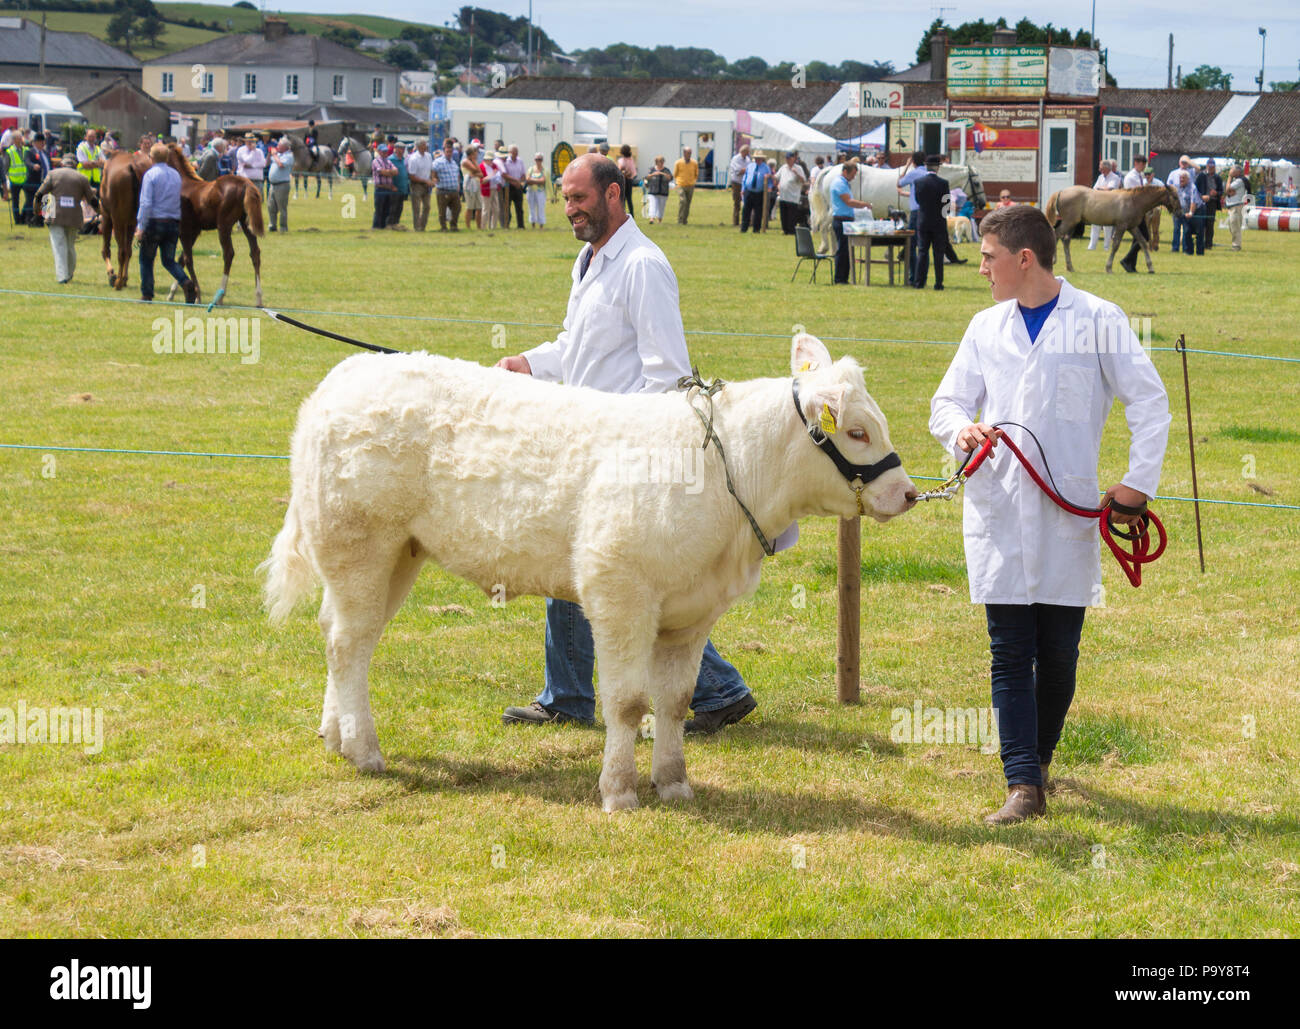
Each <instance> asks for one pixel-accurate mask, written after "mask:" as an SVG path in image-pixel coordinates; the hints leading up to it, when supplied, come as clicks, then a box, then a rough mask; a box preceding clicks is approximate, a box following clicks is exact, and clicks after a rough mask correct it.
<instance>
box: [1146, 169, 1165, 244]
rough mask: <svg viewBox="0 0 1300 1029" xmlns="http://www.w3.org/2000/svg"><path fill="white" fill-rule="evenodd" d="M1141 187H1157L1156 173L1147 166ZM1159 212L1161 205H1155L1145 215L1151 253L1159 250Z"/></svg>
mask: <svg viewBox="0 0 1300 1029" xmlns="http://www.w3.org/2000/svg"><path fill="white" fill-rule="evenodd" d="M1142 185H1144V186H1155V185H1158V183H1157V182H1156V173H1155V172H1154V171H1152V170H1151V168H1150V167H1149V166H1148V167H1147V170H1146V171H1145V172H1143V173H1142ZM1160 210H1161V205H1160V204H1156V206H1155V207H1153V208H1151V210H1150V211H1149V212H1148V213H1147V232H1149V233H1151V250H1152V252H1153V253H1154V252H1155V251H1157V250H1159V249H1160Z"/></svg>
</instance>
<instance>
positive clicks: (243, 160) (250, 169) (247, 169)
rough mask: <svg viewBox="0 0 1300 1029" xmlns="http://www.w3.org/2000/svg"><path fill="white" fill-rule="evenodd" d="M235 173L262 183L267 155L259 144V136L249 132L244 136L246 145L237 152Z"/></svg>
mask: <svg viewBox="0 0 1300 1029" xmlns="http://www.w3.org/2000/svg"><path fill="white" fill-rule="evenodd" d="M235 166H236V168H237V170H236V172H235V174H236V175H242V176H243V177H244V178H246V179H248V180H250V181H252V182H256V183H257V184H258V187H259V188H260V187H261V184H262V171H263V169H264V168H265V167H266V156H265V155H264V154H263V153H262V151H261V149H260V148H259V147H258V145H257V137H256V136H255V135H253V133H251V132H249V133H247V134H246V135H245V136H244V145H243V146H241V147H240V148H239V149H238V150H237V151H236V152H235Z"/></svg>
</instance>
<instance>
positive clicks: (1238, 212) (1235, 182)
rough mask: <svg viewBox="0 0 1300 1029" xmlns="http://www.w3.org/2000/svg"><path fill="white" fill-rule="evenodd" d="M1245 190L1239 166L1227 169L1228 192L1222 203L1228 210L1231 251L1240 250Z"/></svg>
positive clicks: (1246, 188) (1244, 178)
mask: <svg viewBox="0 0 1300 1029" xmlns="http://www.w3.org/2000/svg"><path fill="white" fill-rule="evenodd" d="M1247 190H1248V187H1247V185H1246V177H1245V176H1244V175H1243V174H1242V173H1241V165H1239V164H1234V165H1233V166H1232V167H1231V168H1229V169H1228V191H1227V193H1225V194H1224V201H1223V206H1224V207H1226V208H1227V209H1228V232H1230V233H1231V234H1232V249H1233V250H1240V249H1241V216H1242V214H1243V213H1244V212H1245V208H1246V196H1247Z"/></svg>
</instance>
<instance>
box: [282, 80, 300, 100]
mask: <svg viewBox="0 0 1300 1029" xmlns="http://www.w3.org/2000/svg"><path fill="white" fill-rule="evenodd" d="M284 98H285V99H286V100H297V99H298V76H297V75H286V76H285V77H284Z"/></svg>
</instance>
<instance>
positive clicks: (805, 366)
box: [799, 361, 812, 372]
mask: <svg viewBox="0 0 1300 1029" xmlns="http://www.w3.org/2000/svg"><path fill="white" fill-rule="evenodd" d="M811 367H812V363H811V362H809V361H805V362H804V363H803V367H802V368H800V369H799V370H800V371H801V372H806V371H807V370H808V369H809V368H811Z"/></svg>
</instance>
